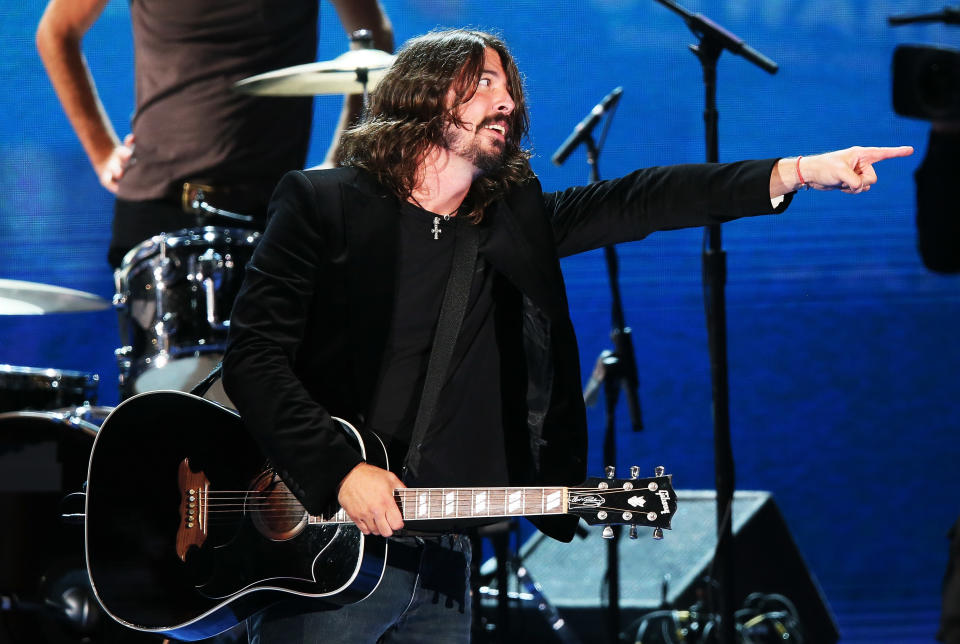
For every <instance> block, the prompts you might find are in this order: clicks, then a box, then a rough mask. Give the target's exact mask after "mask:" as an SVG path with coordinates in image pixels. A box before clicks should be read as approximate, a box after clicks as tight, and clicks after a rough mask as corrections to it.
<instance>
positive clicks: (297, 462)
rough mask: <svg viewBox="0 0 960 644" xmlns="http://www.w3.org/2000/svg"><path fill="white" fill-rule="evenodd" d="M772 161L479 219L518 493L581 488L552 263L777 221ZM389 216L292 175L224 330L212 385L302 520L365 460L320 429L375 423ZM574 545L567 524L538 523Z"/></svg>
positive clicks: (672, 175) (575, 363)
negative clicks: (651, 239)
mask: <svg viewBox="0 0 960 644" xmlns="http://www.w3.org/2000/svg"><path fill="white" fill-rule="evenodd" d="M775 162H776V161H775V160H766V161H747V162H741V163H734V164H700V165H681V166H669V167H663V168H648V169H644V170H638V171H636V172H633V173H631V174H629V175H627V176H625V177H622V178H620V179H615V180H611V181H604V182H600V183H596V184H593V185H590V186H585V187H577V188H570V189H568V190H565V191H562V192H555V193H543V191H542V189H541V187H540V183H539V181H537V180H535V179H534V180H531V181H530V182H528V183H526V184H524V185H522V186H519V187H517V188H515V189H514V190H512V191H511V192H510V193H509V194H508V195H507V196H506V197H505V198H504V199H502V200H500V201H498V202H496V203H495V204H493V205H492V206H491V207H489V208H488V209H487V211H486V212H485V214H484V219H483V222H482V223H481V224H480V254H481V255H482V256H483V257H484V258H485V259H486V260H487V261H488V262H489V263H490V264H491V265H492V266H493V267H494V268H495V269H496V270H497V271H499V272H500V273H501V274H503V275H504V276H505V277H506V278H507V279H508V280H509V281H510V282H511V283H512V285H513V286H514V287H515V288H516V289H517V290H518V291H519V292H520V293H521V294H522V296H523V306H522V316H523V319H522V321H519V322H518V324H520V325H522V328H523V336H524V337H523V351H522V353H523V354H524V355H523V356H522V358H520V357H515V356H504V357H503V359H504V360H521V359H522V360H523V364H518V365H517V368H520V369H525V370H526V375H527V382H528V384H527V387H528V389H527V392H526V401H527V407H528V409H527V411H528V414H527V418H528V429H529V432H530V436H529V441H524V442H523V443H522V444H524V445H529V452H530V453H529V454H526V455H524V457H525V459H526V460H525V462H527V463H529V464H530V469H531V470H532V471H530V472H528V473H526V474H525V475H524V476H523V479H524V480H522V481H515V482H514V483H516V484H533V485H566V486H569V485H576V484H578V483H581V482H582V480H583V479H584V478H585V477H586V468H585V462H586V452H587V431H586V419H585V412H584V407H583V399H582V396H581V382H580V368H579V352H578V350H577V345H576V338H575V337H574V331H573V325H572V323H571V321H570V317H569V312H568V307H567V299H566V293H565V289H564V284H563V276H562V274H561V271H560V264H559V261H558V258H559V257H562V256H565V255H571V254H574V253H578V252H582V251H586V250H591V249H594V248H600V247H602V246H605V245H608V244H616V243H621V242H626V241H631V240H636V239H641V238H643V237H645V236H647V235H648V234H649V233H651V232H653V231H655V230H665V229H672V228H681V227H689V226H702V225H706V224H710V223H716V222H718V221H726V220H729V219H732V218H736V217H740V216H745V215H755V214H763V213H770V212H781V211H782V210H783V209H784V208H786V205H787V203H789V198H788V199H787V200H785V202H784V203H783V204H781V205H780V206H779V207H778V208H777V209H773V208H772V206H771V203H770V198H769V181H770V172H771V170H772V167H773V164H774V163H775ZM398 210H399V204H398V201H397V198H396V197H395V196H393V195H392V194H389V193H388V192H387V191H386V190H385V189H384V188H383V187H382V186H380V185H379V184H378V183H377V182H376V181H374V180H373V179H372V177H371V176H370V175H369V174H367V173H366V172H364V171H362V170H358V169H354V168H338V169H335V170H319V171H307V172H299V171H297V172H291V173H288V174H287V175H286V176H285V177H284V178H283V179H282V180H281V182H280V183H279V184H278V186H277V188H276V190H275V191H274V195H273V198H272V200H271V204H270V209H269V214H270V221H269V223H268V225H267V229H266V231H265V232H264V234H263V237H262V238H261V241H260V243H259V245H258V247H257V249H256V251H255V252H254V254H253V258H252V259H251V261H250V263H249V265H248V266H247V271H246V276H245V279H244V284H243V287H242V289H241V291H240V294H239V295H238V297H237V301H236V303H235V305H234V309H233V313H232V315H231V320H230V335H229V340H228V344H227V349H226V354H225V356H224V360H223V366H224V369H223V382H224V387H225V390H226V392H227V394H228V395H229V396H230V399H231V400H232V401H233V402H234V404H236V406H237V408H238V411H239V412H240V414H241V415H242V417H243V420H244V423H245V426H246V427H247V428H248V429H249V431H250V432H251V434H252V435H253V436H254V438H255V440H256V441H257V442H258V444H259V445H260V446H261V448H262V449H263V451H264V453H265V454H266V456H267V457H268V458H269V459H270V461H271V462H272V463H273V465H274V467H275V468H276V470H277V472H278V474H279V475H280V476H281V477H282V478H283V480H284V481H285V482H286V483H287V485H288V486H289V488H290V490H291V491H292V492H293V493H294V494H295V495H296V496H297V497H298V498H299V499H300V500H301V502H303V504H304V506H305V507H306V508H307V510H309V511H310V512H311V513H314V514H319V513H321V512H323V511H324V510H326V509H328V508H329V507H330V504H331V503H335V501H336V491H337V486H338V485H339V483H340V481H341V480H342V479H343V477H344V476H346V474H347V473H348V472H349V471H350V470H351V469H352V468H353V467H354V466H355V465H357V464H358V463H359V462H360V461H361V459H360V456H359V454H357V453H356V451H355V450H354V449H353V448H352V447H351V446H349V445H348V444H347V442H346V441H345V439H344V438H343V437H342V436H341V435H340V433H339V432H338V431H336V430H335V429H334V425H333V421H332V420H331V418H330V415H331V414H332V415H335V416H339V417H341V418H344V419H346V420H349V421H351V422H357V423H361V424H362V422H363V419H364V417H365V415H366V413H367V412H368V410H369V409H370V406H371V403H372V397H373V396H374V394H375V388H376V384H377V380H378V375H379V374H378V371H379V367H380V364H381V358H382V355H383V351H384V346H385V344H386V341H387V334H388V331H389V328H390V316H391V313H392V307H393V297H394V283H393V276H394V272H395V266H396V261H397V240H398V228H397V217H398ZM538 526H539V527H540V529H541V530H543V531H544V532H546V533H547V534H550V535H551V536H554V537H556V538H558V539H562V540H566V541H569V540H570V539H572V538H573V534H574V529H575V526H576V519H575V518H574V517H566V516H564V517H550V518H549V520H546V521H544V520H541V521H539V522H538Z"/></svg>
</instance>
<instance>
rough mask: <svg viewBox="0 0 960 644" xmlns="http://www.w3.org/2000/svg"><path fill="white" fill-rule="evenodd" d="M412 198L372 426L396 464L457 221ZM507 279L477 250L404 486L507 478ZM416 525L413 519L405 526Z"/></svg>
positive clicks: (408, 430) (403, 222)
mask: <svg viewBox="0 0 960 644" xmlns="http://www.w3.org/2000/svg"><path fill="white" fill-rule="evenodd" d="M435 217H436V215H435V214H434V213H431V212H428V211H426V210H423V209H421V208H418V207H416V206H414V205H411V204H404V205H403V206H401V209H400V226H399V229H400V239H399V262H398V264H399V266H398V271H399V272H398V275H397V276H396V289H397V290H396V295H395V302H394V314H393V320H392V322H391V330H390V336H389V340H388V343H387V349H386V352H385V355H384V362H383V365H382V370H381V378H380V384H379V387H378V393H377V395H376V397H375V400H374V404H373V406H372V411H371V414H370V418H369V422H368V425H369V426H370V428H371V429H373V430H374V431H376V432H377V434H379V435H380V437H381V438H383V440H384V443H385V444H386V445H387V451H388V453H389V455H390V468H391V470H393V471H394V472H396V473H397V474H398V475H399V474H400V470H401V469H402V464H403V459H404V456H405V455H406V452H407V447H408V445H409V441H410V436H411V434H412V431H413V425H414V421H415V419H416V415H417V408H418V406H419V403H420V395H421V392H422V390H423V382H424V379H425V377H426V370H427V362H428V360H429V357H430V350H431V348H432V343H433V336H434V332H435V330H436V324H437V318H438V316H439V313H440V305H441V303H442V301H443V293H444V289H445V286H446V283H447V279H448V278H449V275H450V268H451V263H452V258H453V248H454V237H455V231H456V227H457V226H468V225H473V224H471V223H469V222H468V221H467V220H465V219H463V218H457V217H451V218H449V219H446V220H444V219H443V218H441V219H440V221H439V224H438V226H439V229H440V231H441V232H440V233H439V234H437V235H436V237H437V239H434V237H435V235H434V233H433V232H432V231H433V230H434V228H435V226H434V221H435ZM503 281H504V280H503V278H501V277H500V276H499V275H497V273H496V272H495V271H494V270H493V269H492V268H491V267H490V265H489V264H488V263H487V262H486V261H484V260H483V258H482V256H481V257H479V258H478V260H477V264H476V268H475V273H474V276H473V284H472V287H471V289H470V296H469V299H468V302H467V309H466V312H465V314H464V320H463V325H462V327H461V329H460V335H459V337H458V340H457V343H456V345H455V349H454V353H453V356H452V358H451V360H450V373H449V375H448V377H447V379H446V380H445V382H444V386H443V388H442V390H441V393H440V397H439V400H438V402H437V406H436V410H435V411H434V416H433V420H432V422H431V425H430V427H429V428H428V429H427V433H426V436H425V437H424V445H423V448H422V451H421V464H420V468H419V475H418V479H417V480H407V481H404V482H405V483H406V484H407V485H408V486H410V487H486V486H503V485H507V483H508V474H507V462H506V456H505V447H504V424H505V422H504V417H503V409H504V405H503V404H502V398H501V361H500V346H499V341H498V328H497V326H498V325H497V324H496V310H497V307H498V303H497V301H496V300H497V297H496V295H495V294H496V292H497V291H498V289H504V288H505V285H504V284H503ZM411 527H413V526H411Z"/></svg>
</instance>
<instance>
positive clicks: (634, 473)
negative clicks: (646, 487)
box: [630, 465, 640, 479]
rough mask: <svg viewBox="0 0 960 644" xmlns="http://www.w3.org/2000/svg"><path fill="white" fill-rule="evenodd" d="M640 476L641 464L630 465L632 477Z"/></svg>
mask: <svg viewBox="0 0 960 644" xmlns="http://www.w3.org/2000/svg"><path fill="white" fill-rule="evenodd" d="M639 477H640V466H638V465H631V466H630V478H632V479H635V478H639Z"/></svg>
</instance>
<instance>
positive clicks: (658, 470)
mask: <svg viewBox="0 0 960 644" xmlns="http://www.w3.org/2000/svg"><path fill="white" fill-rule="evenodd" d="M665 471H666V470H664V469H663V465H657V466H656V467H655V468H653V475H654V476H663V473H664V472H665Z"/></svg>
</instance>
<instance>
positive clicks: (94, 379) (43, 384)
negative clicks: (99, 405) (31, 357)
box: [0, 364, 100, 412]
mask: <svg viewBox="0 0 960 644" xmlns="http://www.w3.org/2000/svg"><path fill="white" fill-rule="evenodd" d="M99 385H100V376H98V375H97V374H94V373H83V372H81V371H64V370H61V369H35V368H33V367H15V366H13V365H8V364H0V412H7V411H17V410H20V409H34V410H44V409H57V408H60V407H69V406H71V405H83V404H84V403H90V404H93V403H96V402H97V387H98V386H99Z"/></svg>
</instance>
